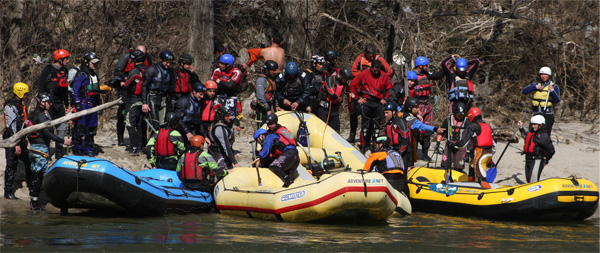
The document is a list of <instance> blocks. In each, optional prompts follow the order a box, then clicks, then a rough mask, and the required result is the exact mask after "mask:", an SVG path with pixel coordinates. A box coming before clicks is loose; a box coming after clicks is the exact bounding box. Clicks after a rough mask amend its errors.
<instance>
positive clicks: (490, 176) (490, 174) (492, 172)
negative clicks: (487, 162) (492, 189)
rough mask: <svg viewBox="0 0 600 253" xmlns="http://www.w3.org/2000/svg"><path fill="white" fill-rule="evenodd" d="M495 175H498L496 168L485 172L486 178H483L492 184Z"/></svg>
mask: <svg viewBox="0 0 600 253" xmlns="http://www.w3.org/2000/svg"><path fill="white" fill-rule="evenodd" d="M496 174H498V170H497V169H496V166H494V167H492V168H490V169H489V170H487V177H486V178H485V179H486V181H487V182H488V183H493V182H494V179H496Z"/></svg>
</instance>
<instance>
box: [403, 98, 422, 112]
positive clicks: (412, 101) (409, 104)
mask: <svg viewBox="0 0 600 253" xmlns="http://www.w3.org/2000/svg"><path fill="white" fill-rule="evenodd" d="M418 105H419V100H418V99H416V98H407V99H406V101H404V108H406V109H410V108H413V107H416V106H418Z"/></svg>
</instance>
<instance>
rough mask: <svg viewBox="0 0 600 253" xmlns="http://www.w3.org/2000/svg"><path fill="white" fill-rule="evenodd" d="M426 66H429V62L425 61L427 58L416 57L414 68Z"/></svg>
mask: <svg viewBox="0 0 600 253" xmlns="http://www.w3.org/2000/svg"><path fill="white" fill-rule="evenodd" d="M427 65H429V60H427V58H425V57H423V56H419V57H417V59H415V67H418V66H427Z"/></svg>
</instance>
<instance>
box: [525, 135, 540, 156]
mask: <svg viewBox="0 0 600 253" xmlns="http://www.w3.org/2000/svg"><path fill="white" fill-rule="evenodd" d="M537 135H538V134H537V132H529V133H527V137H525V148H524V149H523V151H525V154H533V149H534V148H535V142H533V139H534V138H535V137H536V136H537Z"/></svg>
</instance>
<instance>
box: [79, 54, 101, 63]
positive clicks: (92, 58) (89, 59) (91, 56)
mask: <svg viewBox="0 0 600 253" xmlns="http://www.w3.org/2000/svg"><path fill="white" fill-rule="evenodd" d="M99 61H100V59H98V56H96V53H94V52H89V53H87V54H85V55H84V56H83V62H85V63H90V62H92V63H98V62H99Z"/></svg>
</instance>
